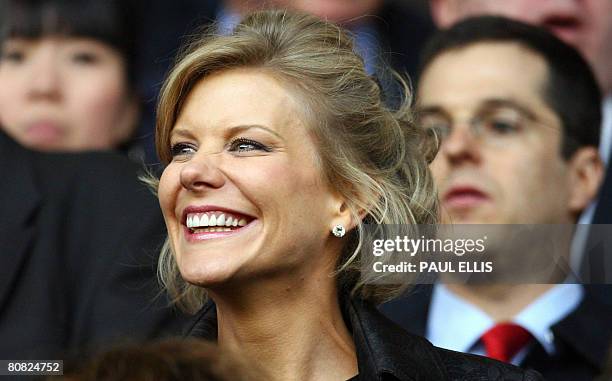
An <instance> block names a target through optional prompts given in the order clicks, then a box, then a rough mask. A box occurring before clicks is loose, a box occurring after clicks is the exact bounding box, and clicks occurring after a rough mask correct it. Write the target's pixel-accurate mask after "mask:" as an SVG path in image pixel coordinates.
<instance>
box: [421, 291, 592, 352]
mask: <svg viewBox="0 0 612 381" xmlns="http://www.w3.org/2000/svg"><path fill="white" fill-rule="evenodd" d="M583 296H584V290H583V288H582V286H580V285H578V284H559V285H556V286H554V287H553V288H551V289H550V290H548V291H547V292H545V293H544V294H542V295H541V296H540V297H538V298H537V299H536V300H535V301H534V302H532V303H531V304H530V305H529V306H527V307H526V308H525V309H524V310H522V311H521V312H520V313H519V314H518V315H516V316H515V317H514V319H512V321H513V322H515V323H516V324H519V325H520V326H522V327H524V328H525V329H526V330H528V331H529V332H530V333H531V334H532V335H533V336H534V337H535V338H536V340H538V342H539V343H540V344H541V345H542V346H543V347H544V349H545V350H546V351H547V352H548V353H549V354H552V353H554V351H555V348H554V337H553V335H552V332H551V331H550V328H551V327H552V326H553V325H554V324H556V323H557V322H559V321H560V320H561V319H563V318H564V317H566V316H567V315H568V314H569V313H570V312H572V311H573V310H574V309H576V307H578V304H580V301H581V300H582V298H583ZM494 325H495V322H494V321H493V319H491V318H490V317H489V316H488V315H486V314H485V313H484V312H483V311H481V310H480V309H478V308H477V307H476V306H474V305H472V304H470V303H469V302H467V301H465V300H464V299H462V298H460V297H459V296H457V295H455V294H454V293H453V292H452V291H450V290H449V289H448V288H447V287H445V286H444V285H440V284H438V285H435V286H434V292H433V295H432V300H431V306H430V308H429V316H428V319H427V332H426V336H427V338H428V339H429V340H430V341H431V342H432V343H433V344H434V345H436V346H438V347H442V348H446V349H451V350H455V351H460V352H470V351H472V349H473V348H474V346H475V344H477V343H478V340H479V339H480V337H481V336H482V334H483V333H485V332H486V331H488V330H489V329H490V328H491V327H493V326H494Z"/></svg>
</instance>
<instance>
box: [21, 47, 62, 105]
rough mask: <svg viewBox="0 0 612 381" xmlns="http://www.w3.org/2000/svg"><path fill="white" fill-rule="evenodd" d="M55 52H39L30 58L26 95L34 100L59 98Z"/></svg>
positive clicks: (58, 70) (59, 81)
mask: <svg viewBox="0 0 612 381" xmlns="http://www.w3.org/2000/svg"><path fill="white" fill-rule="evenodd" d="M55 54H56V52H54V51H51V50H48V49H47V50H45V51H41V52H39V53H38V54H36V55H35V56H34V57H32V58H33V59H32V62H31V65H30V67H31V70H30V73H29V78H28V93H29V95H30V97H31V98H34V99H40V98H44V99H51V100H57V99H59V98H60V97H61V91H60V87H61V78H60V77H61V74H60V68H59V67H58V65H57V64H58V62H57V60H56V58H55Z"/></svg>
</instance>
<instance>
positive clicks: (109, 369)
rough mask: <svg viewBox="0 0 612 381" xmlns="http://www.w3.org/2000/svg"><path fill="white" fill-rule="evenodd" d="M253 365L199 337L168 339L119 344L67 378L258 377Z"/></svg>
mask: <svg viewBox="0 0 612 381" xmlns="http://www.w3.org/2000/svg"><path fill="white" fill-rule="evenodd" d="M256 374H258V372H257V371H255V370H254V369H249V368H247V367H246V365H245V364H243V363H242V362H239V361H238V359H237V358H235V357H232V355H231V353H227V352H224V351H221V350H220V349H219V348H218V347H217V346H216V345H214V344H212V343H208V342H206V341H203V340H197V339H179V340H177V339H168V340H164V341H160V342H156V343H145V344H132V345H124V346H121V347H117V348H114V349H111V350H108V351H106V352H103V353H101V354H99V355H98V356H96V357H94V358H93V359H92V360H90V361H89V362H86V363H85V365H80V366H79V369H78V370H77V371H76V372H68V373H67V375H66V376H65V377H64V380H65V381H106V380H114V381H181V380H192V381H230V380H231V381H247V380H248V381H255V380H263V379H264V378H260V377H258V376H256Z"/></svg>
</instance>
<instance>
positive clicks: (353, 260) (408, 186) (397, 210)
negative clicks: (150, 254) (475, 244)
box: [156, 10, 438, 312]
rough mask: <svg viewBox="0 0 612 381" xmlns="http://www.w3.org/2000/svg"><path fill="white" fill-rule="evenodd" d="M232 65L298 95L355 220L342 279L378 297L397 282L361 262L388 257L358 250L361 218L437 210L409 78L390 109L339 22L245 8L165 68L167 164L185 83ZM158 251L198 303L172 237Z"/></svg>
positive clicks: (367, 241) (190, 305)
mask: <svg viewBox="0 0 612 381" xmlns="http://www.w3.org/2000/svg"><path fill="white" fill-rule="evenodd" d="M235 68H253V69H257V70H260V71H262V72H265V73H267V74H269V75H271V76H273V77H275V78H277V79H279V80H280V81H281V82H282V83H285V84H287V85H289V86H290V87H292V88H294V89H295V92H296V95H299V96H300V100H301V101H303V103H304V105H303V106H304V110H305V112H306V115H307V118H308V119H310V120H308V122H309V123H308V124H309V126H310V127H311V128H312V131H313V133H314V136H315V138H316V141H317V146H318V153H319V159H320V162H321V165H322V170H323V175H324V178H325V179H326V180H327V181H328V182H329V184H331V185H332V186H333V187H334V189H335V190H336V191H337V192H339V193H340V194H341V195H342V196H343V197H344V198H345V199H346V200H347V203H348V206H349V208H350V210H351V213H352V215H353V218H354V221H358V222H359V223H358V224H357V227H356V228H355V229H354V230H353V231H351V232H349V234H347V236H346V237H345V238H344V239H345V240H346V241H347V243H346V245H345V247H344V252H343V253H342V255H341V256H340V260H339V262H338V274H337V276H338V281H339V282H340V287H342V288H344V289H346V288H347V287H348V288H349V289H350V290H352V292H354V293H359V294H360V296H361V297H363V298H366V299H370V300H373V301H374V302H380V301H382V300H385V299H388V298H390V297H393V296H395V295H396V293H397V292H399V291H401V287H399V286H392V287H389V286H382V285H380V282H378V284H375V283H377V281H380V279H379V277H380V274H374V273H373V272H371V271H368V272H362V271H361V268H372V264H373V263H374V262H375V261H383V262H384V261H385V258H384V257H379V258H376V257H374V256H372V255H371V253H365V252H364V253H362V251H364V248H368V247H372V242H371V238H368V237H369V235H367V234H364V223H365V224H377V226H378V228H379V229H383V230H384V229H385V225H387V224H389V225H393V224H395V225H397V224H408V225H415V224H434V223H436V222H437V215H438V202H437V195H436V192H435V189H434V184H433V180H432V177H431V174H430V172H429V169H428V164H429V162H431V160H432V159H433V157H434V156H435V153H436V151H437V144H436V142H435V141H432V139H430V137H429V135H428V134H427V133H425V132H424V131H421V130H420V129H419V128H418V127H417V126H416V125H415V124H414V122H413V119H412V113H411V106H410V99H409V90H408V87H407V85H406V83H405V82H404V81H403V80H401V78H400V77H399V76H397V79H398V80H399V81H400V82H401V84H402V85H403V88H404V91H405V97H404V101H403V102H402V104H401V105H400V106H399V107H398V108H397V109H396V110H395V111H392V110H390V109H389V108H388V107H386V106H385V105H384V103H383V101H382V94H381V88H380V86H379V84H378V83H377V81H376V80H375V79H374V78H372V77H370V76H369V75H368V74H367V73H366V72H365V69H364V65H363V61H362V59H361V58H360V57H359V56H358V55H357V54H356V53H355V52H354V50H353V43H352V40H351V38H350V36H349V35H348V34H347V33H346V32H345V31H344V30H342V29H341V28H340V27H338V26H336V25H333V24H331V23H328V22H325V21H322V20H320V19H318V18H316V17H314V16H309V15H303V14H293V13H288V12H286V11H280V10H276V11H261V12H256V13H253V14H250V15H248V16H247V17H246V18H245V19H244V20H243V21H242V22H241V23H240V24H238V26H237V27H236V28H235V29H234V31H233V32H232V33H231V34H230V35H218V34H214V33H206V34H204V36H203V37H201V38H199V39H198V40H197V41H195V42H193V43H192V44H190V45H189V46H188V47H187V48H186V50H185V53H183V54H182V55H181V58H180V59H179V60H178V62H177V64H176V65H175V67H174V68H173V70H172V71H171V72H170V74H169V76H168V78H167V79H166V81H165V83H164V86H163V88H162V91H161V94H160V99H159V105H158V113H157V130H156V145H157V152H158V155H159V157H160V158H161V160H162V162H163V163H164V164H167V163H168V162H170V161H171V159H172V156H171V152H170V132H171V130H172V128H173V127H174V125H175V122H176V120H177V117H178V115H179V112H180V111H181V108H182V106H183V104H184V102H185V100H186V98H187V96H188V94H189V92H190V91H191V89H192V88H193V87H194V86H195V84H196V83H198V82H199V81H200V80H202V78H204V77H206V76H208V75H210V74H212V73H215V72H219V71H223V70H230V69H235ZM364 215H365V217H363V216H364ZM415 229H416V227H415ZM360 254H363V255H360ZM159 260H160V263H159V270H158V272H159V277H160V279H161V282H162V284H163V285H164V286H165V288H166V289H167V290H168V292H169V293H170V295H171V297H172V298H173V300H174V301H175V302H176V303H178V305H179V306H180V307H182V308H183V309H184V310H186V311H190V312H195V311H197V310H198V309H199V308H200V307H201V306H202V304H203V303H204V302H205V300H206V294H205V291H204V289H202V288H201V287H197V286H194V285H191V284H189V283H187V282H185V281H184V280H183V279H182V277H181V275H180V272H179V269H178V266H177V263H176V260H175V258H174V256H173V254H172V251H171V247H170V245H169V242H168V241H166V243H165V244H164V247H163V249H162V253H161V256H160V259H159Z"/></svg>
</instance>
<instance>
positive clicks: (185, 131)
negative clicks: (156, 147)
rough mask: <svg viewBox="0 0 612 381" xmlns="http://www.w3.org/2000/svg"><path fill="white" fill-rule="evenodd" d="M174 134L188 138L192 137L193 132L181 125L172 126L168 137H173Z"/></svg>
mask: <svg viewBox="0 0 612 381" xmlns="http://www.w3.org/2000/svg"><path fill="white" fill-rule="evenodd" d="M175 136H178V137H183V138H189V139H193V138H194V135H193V133H191V131H190V130H189V129H186V128H181V127H177V128H173V129H172V131H170V138H173V137H175Z"/></svg>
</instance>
